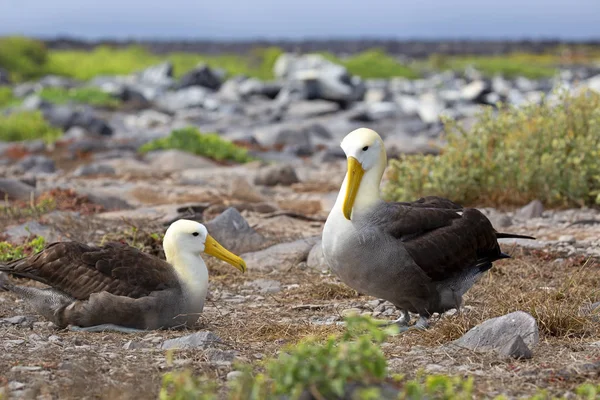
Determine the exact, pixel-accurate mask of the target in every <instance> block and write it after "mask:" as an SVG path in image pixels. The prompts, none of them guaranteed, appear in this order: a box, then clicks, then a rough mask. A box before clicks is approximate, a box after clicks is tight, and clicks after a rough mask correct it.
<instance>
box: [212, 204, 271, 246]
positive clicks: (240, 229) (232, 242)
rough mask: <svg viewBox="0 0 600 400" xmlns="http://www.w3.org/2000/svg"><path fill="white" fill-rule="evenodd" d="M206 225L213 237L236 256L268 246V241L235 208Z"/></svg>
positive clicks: (229, 209)
mask: <svg viewBox="0 0 600 400" xmlns="http://www.w3.org/2000/svg"><path fill="white" fill-rule="evenodd" d="M205 225H206V229H207V230H208V233H209V234H210V235H211V236H212V237H214V238H215V239H216V240H217V241H218V242H219V243H221V244H222V245H223V247H225V248H226V249H228V250H229V251H231V252H233V253H236V254H241V253H246V252H251V251H255V250H258V249H261V248H263V247H264V246H265V245H267V244H268V240H267V239H266V238H265V237H264V236H263V235H261V234H260V233H258V232H256V231H255V230H254V229H253V228H252V227H251V226H250V225H249V224H248V222H247V221H246V220H245V219H244V217H242V215H241V214H240V213H239V211H238V210H236V209H235V208H233V207H230V208H228V209H227V210H225V211H224V212H223V213H221V214H220V215H218V216H217V217H215V218H214V219H212V220H211V221H208V222H207V223H206V224H205Z"/></svg>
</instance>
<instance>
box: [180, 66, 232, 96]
mask: <svg viewBox="0 0 600 400" xmlns="http://www.w3.org/2000/svg"><path fill="white" fill-rule="evenodd" d="M222 78H223V76H222V75H221V74H218V73H216V72H215V71H213V70H212V69H211V68H210V67H209V66H208V65H206V64H200V65H198V66H197V67H196V68H194V69H192V70H191V71H189V72H187V73H186V74H185V75H183V76H182V77H181V79H180V80H179V83H177V85H176V88H177V89H182V88H186V87H190V86H204V87H206V88H209V89H212V90H219V88H220V87H221V84H222Z"/></svg>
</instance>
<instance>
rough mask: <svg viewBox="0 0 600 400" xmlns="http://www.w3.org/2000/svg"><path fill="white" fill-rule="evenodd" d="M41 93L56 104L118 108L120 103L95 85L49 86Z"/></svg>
mask: <svg viewBox="0 0 600 400" xmlns="http://www.w3.org/2000/svg"><path fill="white" fill-rule="evenodd" d="M39 95H40V97H41V98H42V99H44V100H46V101H48V102H50V103H54V104H66V103H80V104H89V105H92V106H96V107H107V108H116V107H118V106H119V104H120V101H119V100H118V99H116V98H115V97H113V96H111V95H110V94H109V93H106V92H104V91H102V90H100V89H98V88H95V87H81V88H73V89H65V88H59V87H47V88H44V89H42V91H41V92H40V93H39Z"/></svg>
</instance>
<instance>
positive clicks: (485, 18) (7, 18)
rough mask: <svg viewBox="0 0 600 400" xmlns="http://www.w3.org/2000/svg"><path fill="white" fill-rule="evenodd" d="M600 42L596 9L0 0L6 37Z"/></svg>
mask: <svg viewBox="0 0 600 400" xmlns="http://www.w3.org/2000/svg"><path fill="white" fill-rule="evenodd" d="M5 34H25V35H32V36H44V37H54V36H59V35H67V36H74V37H83V38H90V39H94V38H117V39H125V38H148V39H185V38H189V39H193V38H196V39H255V38H265V39H278V38H282V39H287V38H289V39H299V38H305V37H312V38H315V37H319V38H360V37H371V38H396V39H407V38H417V39H438V38H441V39H448V38H467V39H469V38H471V39H477V38H482V39H504V38H509V39H520V38H534V39H535V38H559V39H590V38H595V39H598V38H600V0H570V1H558V0H455V1H452V0H412V1H404V0H396V1H393V0H386V1H384V0H368V1H364V0H303V1H297V0H167V1H165V0H162V1H156V0H0V35H5Z"/></svg>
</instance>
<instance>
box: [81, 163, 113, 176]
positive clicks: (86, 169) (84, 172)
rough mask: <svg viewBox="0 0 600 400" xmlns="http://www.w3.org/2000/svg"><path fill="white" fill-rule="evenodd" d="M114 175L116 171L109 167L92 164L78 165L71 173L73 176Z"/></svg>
mask: <svg viewBox="0 0 600 400" xmlns="http://www.w3.org/2000/svg"><path fill="white" fill-rule="evenodd" d="M116 173H117V171H115V169H114V168H113V167H111V166H110V165H106V164H99V163H93V164H87V165H80V166H79V167H77V169H76V170H75V171H73V176H91V175H115V174H116Z"/></svg>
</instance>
